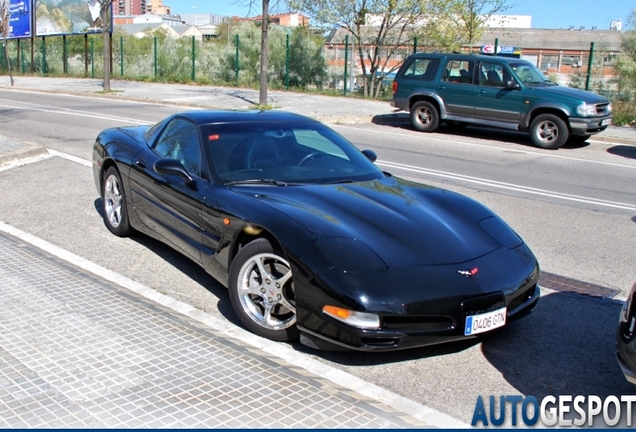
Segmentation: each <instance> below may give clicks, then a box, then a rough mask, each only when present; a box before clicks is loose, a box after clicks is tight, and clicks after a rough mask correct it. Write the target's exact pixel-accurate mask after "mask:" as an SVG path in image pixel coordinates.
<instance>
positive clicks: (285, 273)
mask: <svg viewBox="0 0 636 432" xmlns="http://www.w3.org/2000/svg"><path fill="white" fill-rule="evenodd" d="M238 298H239V301H240V303H241V307H242V308H243V310H244V311H245V314H246V315H247V316H248V317H249V318H250V319H251V320H252V321H254V322H255V323H256V324H258V325H260V326H261V327H264V328H266V329H269V330H282V329H286V328H289V327H291V326H293V325H294V324H295V323H296V308H295V306H294V290H293V283H292V272H291V269H290V267H289V263H288V262H287V261H286V260H284V259H283V258H281V257H280V256H278V255H275V254H272V253H262V254H258V255H254V256H252V257H251V258H250V259H248V260H247V261H246V262H245V264H243V266H242V267H241V269H240V270H239V273H238Z"/></svg>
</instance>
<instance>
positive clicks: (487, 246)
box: [234, 178, 522, 266]
mask: <svg viewBox="0 0 636 432" xmlns="http://www.w3.org/2000/svg"><path fill="white" fill-rule="evenodd" d="M234 190H235V192H239V193H247V194H249V196H250V197H251V198H253V199H257V200H259V201H261V202H262V203H266V204H268V205H270V206H272V207H274V208H276V209H277V210H279V211H281V212H283V213H285V214H286V215H288V216H289V217H291V218H293V219H294V220H296V221H297V222H298V223H300V224H301V225H303V226H304V227H305V228H306V229H308V230H310V231H311V232H312V233H313V234H314V235H315V236H316V237H317V238H329V237H331V238H350V239H355V240H356V241H358V242H362V243H364V244H365V245H366V246H368V247H369V248H371V249H372V250H373V251H374V252H375V253H376V254H377V255H378V256H379V257H380V258H381V259H382V260H383V261H384V262H385V263H386V264H387V265H389V266H395V265H419V266H422V265H441V264H453V263H461V262H465V261H469V260H472V259H475V258H477V257H480V256H482V255H485V254H487V253H489V252H491V251H493V250H495V249H498V248H501V247H502V241H501V236H497V235H495V236H493V235H492V234H493V229H492V224H491V223H489V222H488V223H484V222H483V221H484V220H486V219H488V220H494V221H495V222H496V223H495V225H497V227H498V228H497V229H499V227H500V226H503V227H505V229H506V230H508V231H510V233H512V235H513V236H514V237H515V238H516V239H517V240H516V241H513V242H512V243H513V245H514V246H516V245H519V244H521V243H522V242H521V240H520V239H519V238H518V237H517V236H516V234H514V233H513V232H512V230H510V228H508V227H507V225H505V223H503V222H502V221H501V220H500V219H499V218H498V217H497V216H495V215H494V214H493V213H492V212H491V211H490V210H488V209H487V208H486V207H484V206H483V205H481V204H479V203H477V202H476V201H474V200H471V199H469V198H466V197H464V196H462V195H459V194H456V193H453V192H449V191H446V190H443V189H437V188H432V187H428V186H425V185H421V184H417V183H412V182H407V181H404V180H399V179H395V178H387V179H383V180H379V181H371V182H363V183H350V184H338V185H302V186H289V187H242V186H241V187H237V188H234ZM493 218H494V219H493ZM480 223H481V225H480ZM482 226H485V228H482ZM497 229H495V231H497ZM487 230H488V232H487ZM489 232H490V234H489ZM495 237H498V240H497V239H495ZM504 243H505V241H504ZM509 246H510V244H509Z"/></svg>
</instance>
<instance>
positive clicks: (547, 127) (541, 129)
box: [535, 120, 559, 144]
mask: <svg viewBox="0 0 636 432" xmlns="http://www.w3.org/2000/svg"><path fill="white" fill-rule="evenodd" d="M535 133H536V134H537V139H538V140H539V141H541V142H543V143H545V144H550V143H552V142H554V141H556V140H557V139H558V138H559V128H558V126H557V125H556V124H555V123H554V122H552V121H550V120H544V121H542V122H541V123H539V125H538V126H537V129H536V132H535Z"/></svg>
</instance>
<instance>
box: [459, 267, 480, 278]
mask: <svg viewBox="0 0 636 432" xmlns="http://www.w3.org/2000/svg"><path fill="white" fill-rule="evenodd" d="M457 273H459V274H460V275H464V276H466V277H469V278H472V277H475V276H477V273H479V269H478V268H477V267H475V268H474V269H471V270H457Z"/></svg>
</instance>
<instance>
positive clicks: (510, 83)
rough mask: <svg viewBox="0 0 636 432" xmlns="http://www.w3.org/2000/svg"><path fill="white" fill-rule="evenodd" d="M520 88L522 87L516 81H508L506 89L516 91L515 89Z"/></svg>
mask: <svg viewBox="0 0 636 432" xmlns="http://www.w3.org/2000/svg"><path fill="white" fill-rule="evenodd" d="M519 87H520V86H519V84H518V83H517V81H515V80H510V81H506V89H508V90H515V89H518V88H519Z"/></svg>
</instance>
